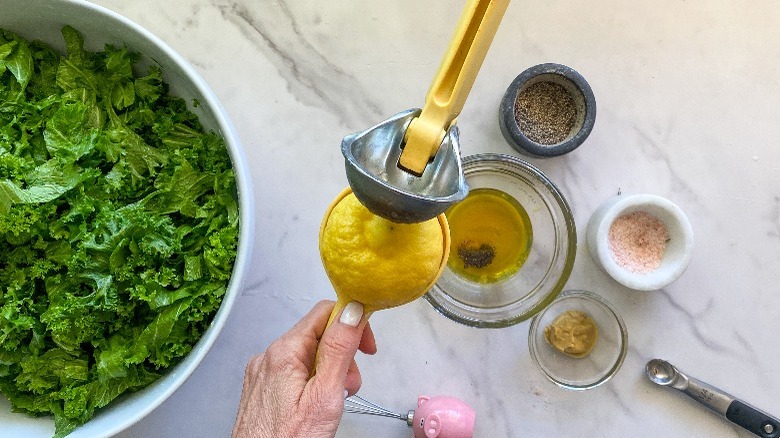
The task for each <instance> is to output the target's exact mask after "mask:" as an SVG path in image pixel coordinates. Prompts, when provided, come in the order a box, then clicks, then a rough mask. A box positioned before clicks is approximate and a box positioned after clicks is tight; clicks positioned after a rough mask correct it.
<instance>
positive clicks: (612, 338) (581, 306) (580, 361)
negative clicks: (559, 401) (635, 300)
mask: <svg viewBox="0 0 780 438" xmlns="http://www.w3.org/2000/svg"><path fill="white" fill-rule="evenodd" d="M568 310H579V311H582V312H585V313H587V314H588V315H590V317H591V318H593V320H594V321H595V322H596V326H597V327H598V338H597V340H596V344H595V346H594V347H593V350H592V351H591V352H590V354H588V355H587V356H585V357H582V358H574V357H571V356H568V355H566V354H563V353H562V352H560V351H558V350H557V349H556V348H554V347H553V346H551V345H550V344H549V343H548V342H547V340H546V339H545V337H544V331H545V328H546V327H548V326H549V325H550V324H551V323H552V322H553V321H554V320H555V318H557V317H558V315H560V314H561V313H563V312H566V311H568ZM528 348H529V349H530V350H531V358H532V359H533V361H534V363H536V365H537V366H538V367H539V369H540V370H541V371H542V373H544V375H545V376H547V378H548V379H550V380H551V381H552V382H553V383H555V384H556V385H558V386H560V387H562V388H565V389H571V390H585V389H590V388H594V387H596V386H599V385H601V384H603V383H604V382H606V381H607V380H609V379H610V378H611V377H612V376H614V375H615V373H617V371H618V370H619V369H620V366H621V365H622V364H623V360H624V359H625V357H626V352H627V351H628V334H627V333H626V326H625V324H624V323H623V319H622V318H621V317H620V315H619V314H618V313H617V311H616V310H615V308H614V307H612V305H611V304H610V303H608V302H607V301H606V300H604V299H603V298H601V297H600V296H598V295H596V294H594V293H592V292H587V291H578V290H573V291H565V292H563V293H562V294H561V295H560V297H559V298H558V299H557V300H555V301H554V302H553V303H552V304H550V306H548V307H547V308H546V309H544V311H542V312H540V313H539V314H538V315H536V316H535V317H534V319H533V320H531V328H530V329H529V331H528Z"/></svg>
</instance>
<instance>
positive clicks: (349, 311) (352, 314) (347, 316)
mask: <svg viewBox="0 0 780 438" xmlns="http://www.w3.org/2000/svg"><path fill="white" fill-rule="evenodd" d="M361 318H363V305H362V304H360V303H358V302H357V301H352V302H351V303H349V304H347V305H346V306H344V310H342V311H341V318H339V322H340V323H342V324H345V325H348V326H350V327H357V325H358V324H360V319H361Z"/></svg>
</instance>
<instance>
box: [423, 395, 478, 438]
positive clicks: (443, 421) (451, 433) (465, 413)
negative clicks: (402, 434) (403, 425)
mask: <svg viewBox="0 0 780 438" xmlns="http://www.w3.org/2000/svg"><path fill="white" fill-rule="evenodd" d="M475 418H476V414H475V412H474V409H471V406H469V405H467V404H466V403H464V402H463V401H461V400H459V399H457V398H455V397H446V396H438V397H428V396H425V395H421V396H420V397H419V398H418V399H417V409H416V410H415V411H414V418H413V419H412V424H411V426H412V431H413V432H414V438H472V436H473V434H474V420H475Z"/></svg>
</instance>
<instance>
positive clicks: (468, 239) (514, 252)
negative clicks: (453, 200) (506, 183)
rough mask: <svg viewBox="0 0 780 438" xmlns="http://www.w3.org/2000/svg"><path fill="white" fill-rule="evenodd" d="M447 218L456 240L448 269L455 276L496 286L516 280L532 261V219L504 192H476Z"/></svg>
mask: <svg viewBox="0 0 780 438" xmlns="http://www.w3.org/2000/svg"><path fill="white" fill-rule="evenodd" d="M445 214H446V216H447V221H448V222H449V224H450V235H451V238H452V245H451V246H450V256H449V260H448V262H447V265H448V267H449V268H450V269H451V270H452V272H453V273H455V275H458V276H460V277H464V278H467V279H469V280H472V281H475V282H477V283H495V282H498V281H501V280H504V279H506V278H508V277H510V276H512V275H513V274H514V273H515V272H517V270H518V269H520V267H521V266H522V265H523V263H524V262H525V260H526V259H527V258H528V253H529V252H530V250H531V242H532V241H533V230H532V229H531V219H530V218H529V217H528V213H527V212H526V211H525V208H523V206H522V205H521V204H520V203H519V202H517V200H516V199H515V198H513V197H512V196H510V195H508V194H506V193H504V192H502V191H501V190H498V189H493V188H477V189H473V190H471V191H470V193H469V195H468V196H467V197H466V199H464V200H463V201H461V202H459V203H457V204H455V205H453V206H452V207H450V208H449V209H448V210H447V211H446V213H445ZM453 231H454V232H453Z"/></svg>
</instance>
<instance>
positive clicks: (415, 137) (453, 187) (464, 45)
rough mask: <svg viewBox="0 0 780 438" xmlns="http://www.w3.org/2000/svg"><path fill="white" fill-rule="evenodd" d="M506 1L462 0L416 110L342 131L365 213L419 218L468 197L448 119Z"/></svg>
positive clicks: (478, 64) (404, 220) (349, 176)
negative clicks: (443, 51) (446, 45)
mask: <svg viewBox="0 0 780 438" xmlns="http://www.w3.org/2000/svg"><path fill="white" fill-rule="evenodd" d="M508 4H509V0H498V1H496V0H470V1H469V3H468V4H467V5H466V7H465V9H464V11H463V14H462V15H461V18H460V21H459V23H458V26H457V28H456V30H455V34H454V35H453V38H452V40H451V41H450V46H449V48H448V50H447V52H446V54H445V56H444V59H443V61H442V63H441V65H440V66H439V70H438V72H437V73H436V76H435V77H434V80H433V83H432V84H431V88H430V89H429V90H428V94H427V95H426V98H425V105H424V106H423V108H422V109H417V108H413V109H409V110H406V111H403V112H400V113H398V114H396V115H394V116H393V117H391V118H389V119H387V120H385V121H384V122H381V123H379V124H378V125H376V126H374V127H372V128H369V129H368V130H366V131H362V132H358V133H355V134H350V135H347V136H346V137H344V139H343V141H342V143H341V151H342V153H343V154H344V158H345V167H346V173H347V180H348V181H349V185H350V187H351V188H352V191H353V192H354V193H355V196H356V197H357V198H358V200H359V201H360V202H361V203H362V204H363V205H365V206H366V207H367V208H368V209H369V210H370V211H371V212H372V213H374V214H376V215H379V216H382V217H384V218H387V219H389V220H391V221H394V222H402V223H414V222H422V221H426V220H428V219H432V218H434V217H436V216H438V215H439V214H441V213H443V212H444V211H445V210H446V209H447V208H448V207H450V206H451V205H453V204H455V203H457V202H459V201H461V200H463V199H464V198H465V197H466V195H468V191H469V189H468V185H467V184H466V178H465V176H464V174H463V166H462V162H461V155H460V143H459V140H458V128H457V126H456V125H455V122H454V121H455V118H456V117H457V116H458V114H459V113H460V111H461V109H462V108H463V104H464V103H465V101H466V97H467V96H468V93H469V92H470V91H471V87H472V85H473V84H474V80H475V78H476V76H477V72H478V71H479V68H480V67H481V65H482V61H483V60H484V59H485V55H486V54H487V50H488V48H489V46H490V43H491V42H492V40H493V36H494V35H495V33H496V30H497V29H498V25H499V24H500V22H501V18H502V16H503V14H504V11H505V10H506V7H507V6H508Z"/></svg>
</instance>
